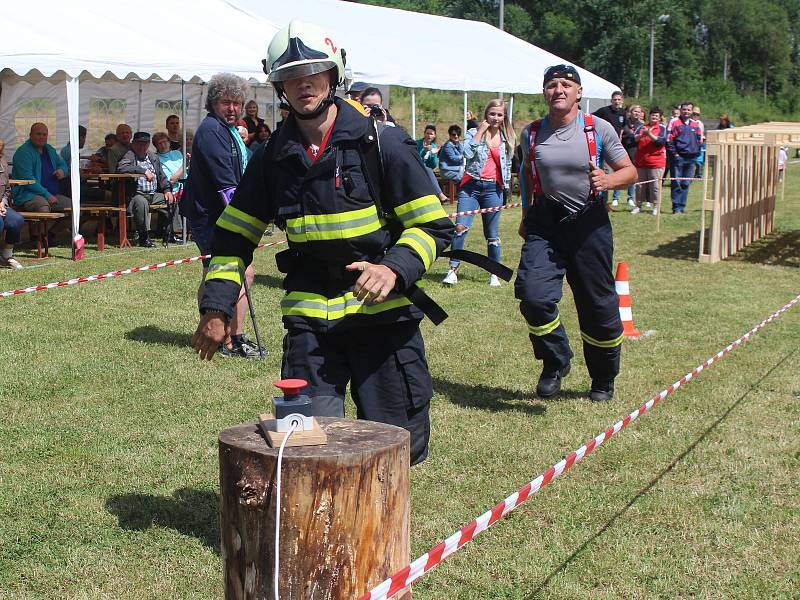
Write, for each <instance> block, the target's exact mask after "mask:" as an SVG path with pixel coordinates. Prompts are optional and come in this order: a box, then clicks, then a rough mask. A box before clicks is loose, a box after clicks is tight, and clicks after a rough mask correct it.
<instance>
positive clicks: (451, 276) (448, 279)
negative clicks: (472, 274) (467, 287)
mask: <svg viewBox="0 0 800 600" xmlns="http://www.w3.org/2000/svg"><path fill="white" fill-rule="evenodd" d="M442 283H443V284H445V285H455V284H457V283H458V275H456V270H455V269H450V270H449V271H448V272H447V275H445V276H444V279H442Z"/></svg>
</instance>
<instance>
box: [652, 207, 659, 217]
mask: <svg viewBox="0 0 800 600" xmlns="http://www.w3.org/2000/svg"><path fill="white" fill-rule="evenodd" d="M657 215H658V209H657V208H654V209H653V216H654V217H655V216H657Z"/></svg>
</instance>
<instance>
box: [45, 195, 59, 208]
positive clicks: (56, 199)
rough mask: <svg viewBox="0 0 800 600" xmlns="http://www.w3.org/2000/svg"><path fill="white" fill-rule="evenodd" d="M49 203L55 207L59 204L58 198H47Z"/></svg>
mask: <svg viewBox="0 0 800 600" xmlns="http://www.w3.org/2000/svg"><path fill="white" fill-rule="evenodd" d="M47 203H48V204H49V205H50V206H55V205H56V204H58V198H56V197H55V196H48V197H47Z"/></svg>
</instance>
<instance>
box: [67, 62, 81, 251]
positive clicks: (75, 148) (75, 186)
mask: <svg viewBox="0 0 800 600" xmlns="http://www.w3.org/2000/svg"><path fill="white" fill-rule="evenodd" d="M66 85H67V121H68V123H69V148H70V160H69V177H70V184H71V187H72V219H71V234H72V235H71V240H72V244H71V246H72V259H73V260H80V259H81V258H83V238H82V237H81V234H80V219H81V172H80V153H81V149H80V142H79V140H78V121H79V120H80V96H79V91H80V89H79V82H78V78H77V77H74V78H73V77H67V79H66Z"/></svg>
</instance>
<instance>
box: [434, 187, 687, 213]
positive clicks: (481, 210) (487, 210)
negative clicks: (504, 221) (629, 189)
mask: <svg viewBox="0 0 800 600" xmlns="http://www.w3.org/2000/svg"><path fill="white" fill-rule="evenodd" d="M654 181H660V180H659V179H648V180H646V181H637V182H636V183H634V184H633V185H643V184H645V183H652V182H654ZM666 181H703V180H702V179H701V178H697V177H667V178H666ZM520 206H522V203H521V202H517V203H515V204H505V205H503V206H493V207H491V208H478V209H475V210H465V211H463V212H454V213H450V214H448V215H447V216H448V217H449V218H451V219H454V218H456V217H466V216H468V215H482V214H486V213H493V212H497V211H500V210H506V209H507V208H519V207H520Z"/></svg>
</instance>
